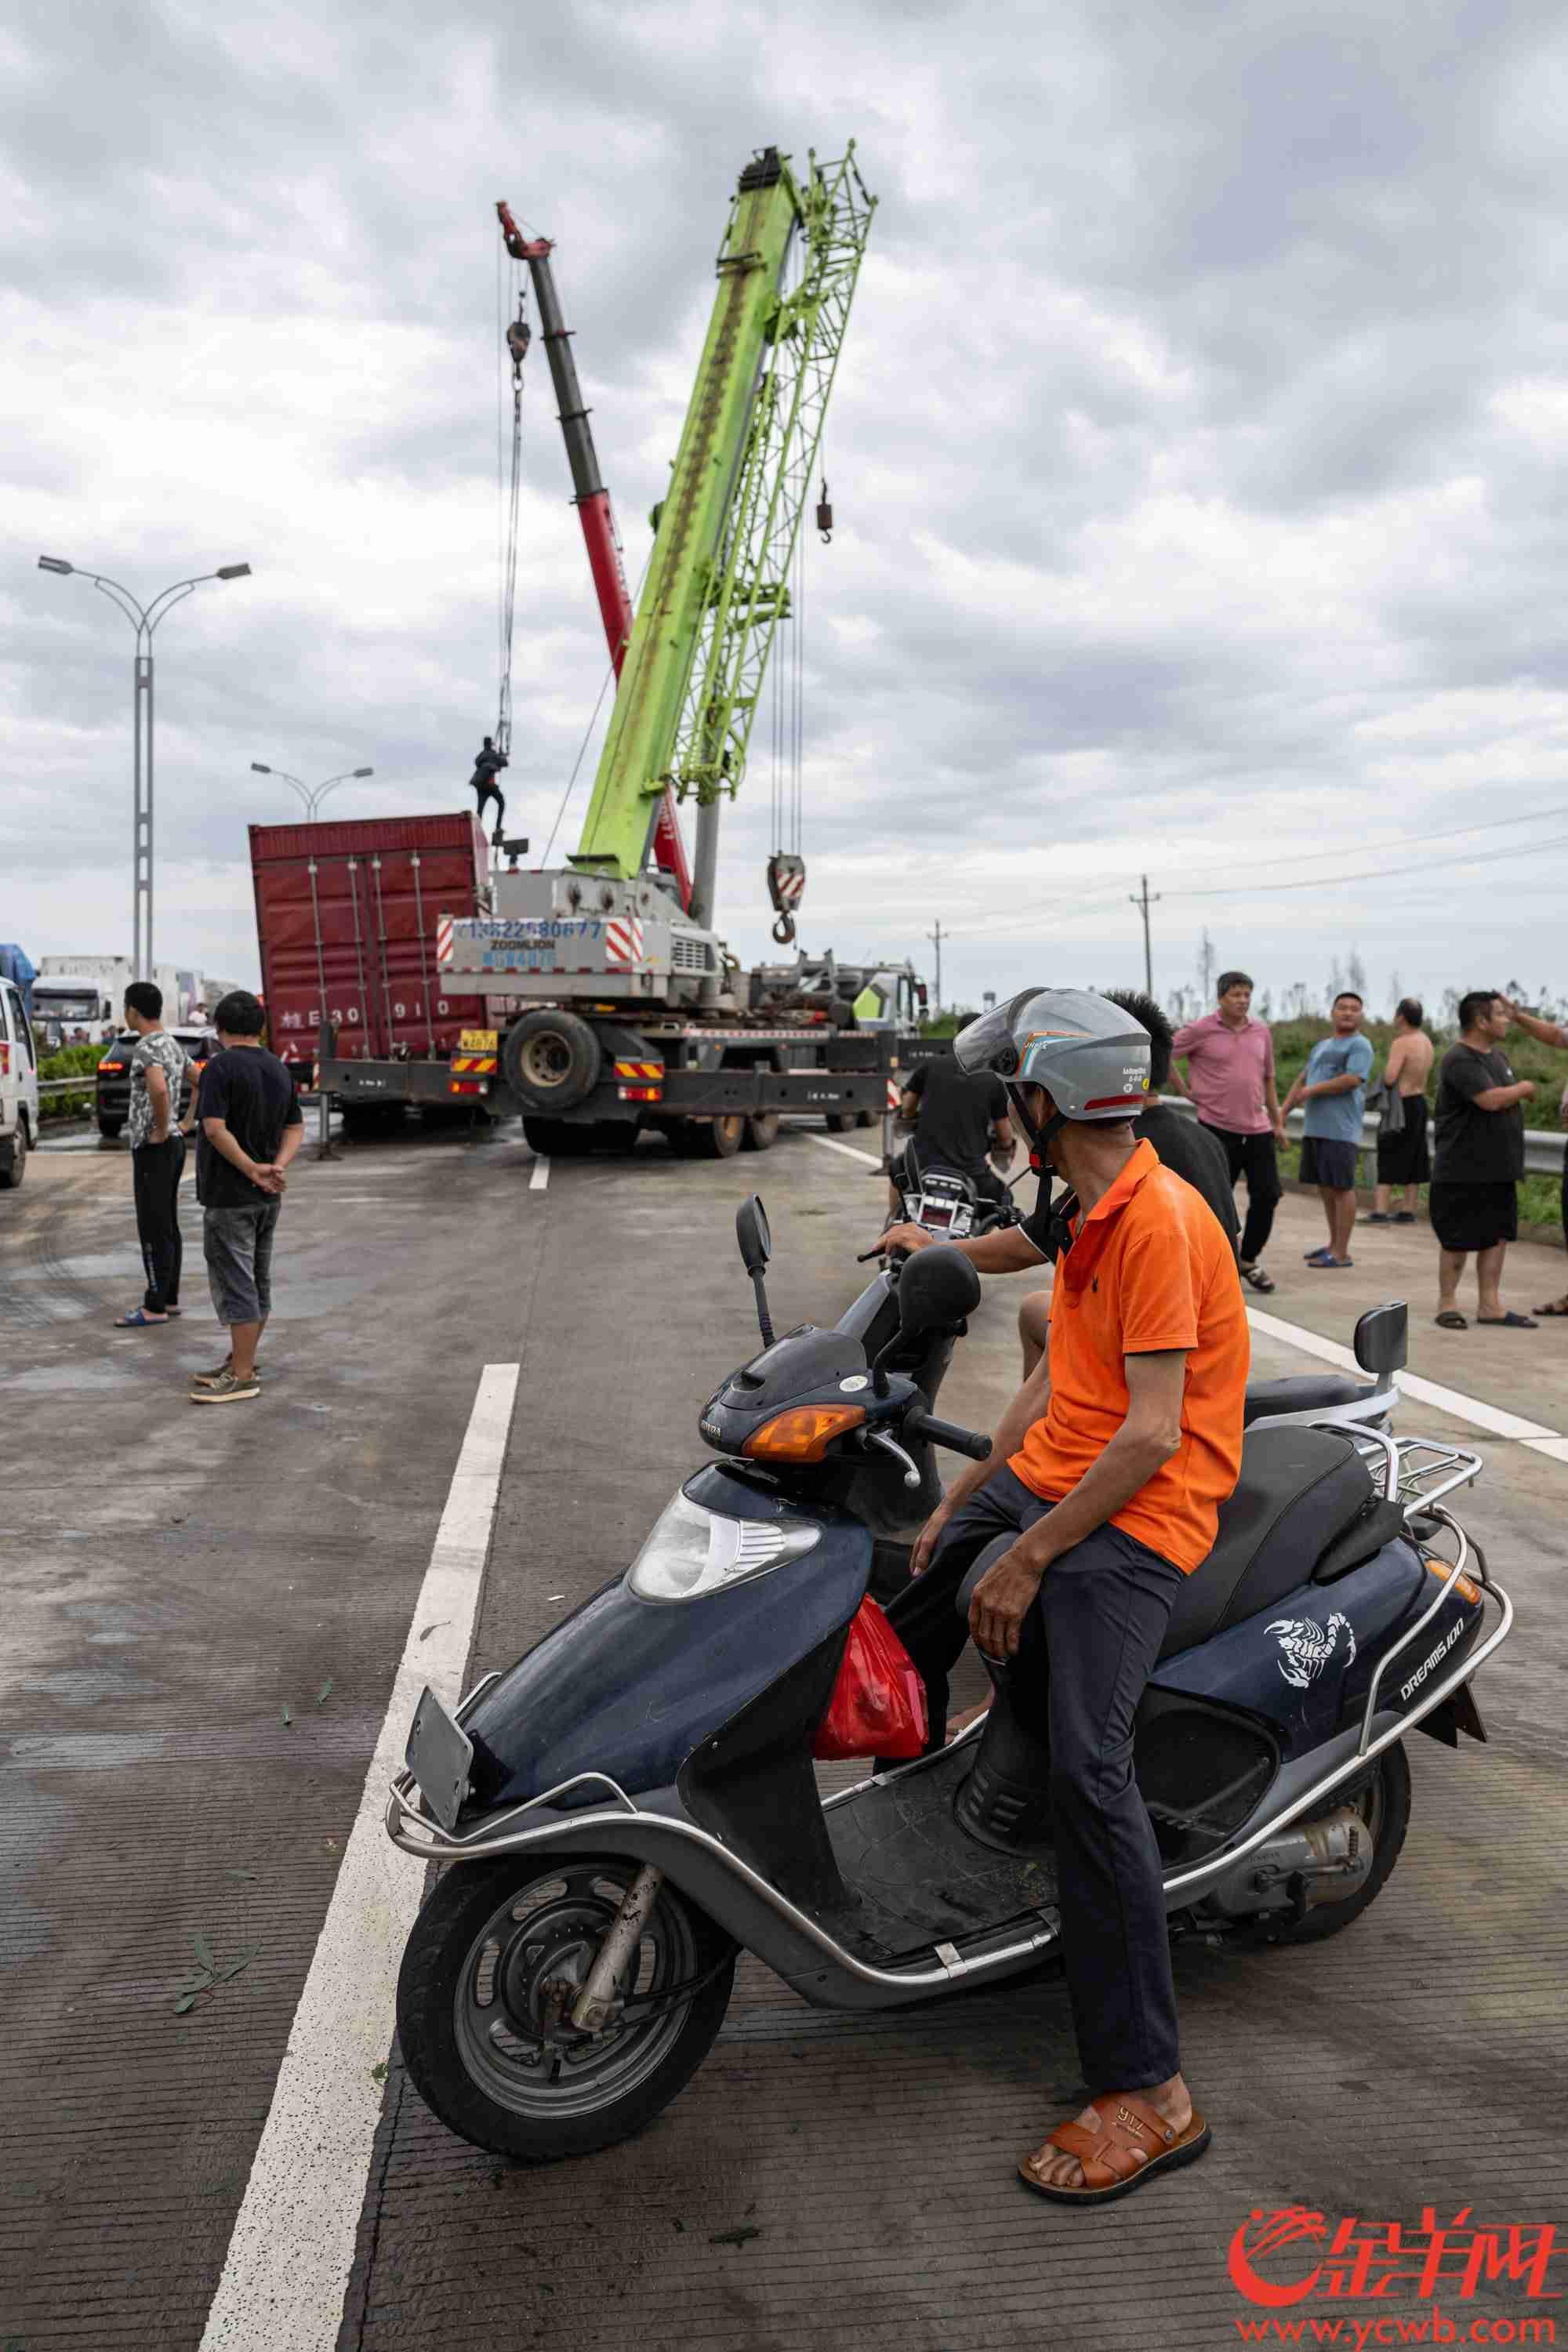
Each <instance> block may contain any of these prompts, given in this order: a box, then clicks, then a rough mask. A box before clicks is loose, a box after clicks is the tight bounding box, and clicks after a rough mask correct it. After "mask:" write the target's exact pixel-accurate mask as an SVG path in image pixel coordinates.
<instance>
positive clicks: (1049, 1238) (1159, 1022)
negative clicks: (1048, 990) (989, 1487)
mask: <svg viewBox="0 0 1568 2352" xmlns="http://www.w3.org/2000/svg"><path fill="white" fill-rule="evenodd" d="M1102 993H1103V994H1104V996H1105V997H1106V998H1107V1000H1108V1001H1109V1002H1110V1003H1112V1004H1118V1005H1120V1006H1121V1010H1122V1011H1123V1012H1124V1013H1131V1015H1132V1018H1133V1019H1134V1021H1137V1022H1139V1023H1140V1024H1142V1027H1143V1028H1145V1029H1146V1030H1147V1031H1148V1032H1149V1084H1150V1086H1151V1087H1152V1088H1155V1089H1157V1088H1159V1087H1162V1086H1163V1085H1164V1083H1165V1080H1166V1079H1167V1078H1168V1077H1169V1076H1170V1072H1171V1034H1172V1033H1171V1024H1170V1023H1169V1022H1168V1021H1167V1020H1166V1018H1165V1016H1164V1014H1163V1013H1162V1011H1161V1010H1160V1007H1159V1006H1158V1005H1157V1004H1156V1003H1155V1002H1154V1000H1153V998H1152V996H1145V995H1143V994H1142V992H1140V991H1139V990H1137V989H1131V988H1109V989H1106V990H1104V991H1102ZM953 1067H954V1068H955V1069H956V1067H957V1065H956V1063H955V1064H954V1065H953ZM916 1075H917V1076H918V1075H919V1073H918V1072H917V1073H916ZM997 1084H998V1087H1001V1092H1002V1096H1003V1100H1004V1107H1005V1098H1006V1091H1007V1090H1006V1088H1005V1087H1002V1086H1001V1081H1000V1079H998V1081H997ZM1132 1132H1133V1135H1134V1137H1136V1138H1137V1139H1138V1140H1139V1141H1140V1142H1142V1141H1145V1140H1146V1141H1148V1142H1150V1143H1152V1145H1153V1147H1154V1150H1156V1152H1157V1153H1158V1154H1159V1156H1160V1159H1161V1161H1162V1162H1163V1165H1164V1166H1165V1167H1167V1168H1169V1169H1170V1170H1171V1171H1172V1172H1173V1174H1174V1175H1177V1176H1180V1177H1181V1178H1182V1179H1183V1181H1184V1182H1185V1183H1188V1184H1190V1185H1191V1186H1192V1188H1193V1190H1194V1192H1201V1193H1202V1195H1203V1197H1204V1199H1205V1202H1207V1203H1208V1206H1209V1208H1210V1209H1211V1210H1212V1211H1213V1212H1214V1214H1215V1218H1216V1219H1217V1220H1218V1222H1219V1223H1220V1224H1221V1225H1222V1226H1223V1227H1224V1230H1225V1234H1226V1239H1227V1240H1228V1241H1229V1243H1230V1245H1231V1248H1232V1249H1233V1250H1234V1249H1235V1248H1236V1246H1237V1241H1238V1239H1239V1237H1240V1231H1241V1227H1240V1222H1239V1220H1238V1218H1237V1213H1236V1194H1235V1192H1234V1191H1233V1190H1232V1187H1231V1180H1230V1167H1229V1163H1228V1161H1227V1160H1226V1154H1225V1147H1224V1145H1223V1144H1221V1143H1219V1142H1217V1141H1216V1140H1215V1137H1214V1136H1212V1135H1211V1134H1210V1133H1209V1132H1208V1130H1207V1129H1206V1128H1204V1127H1202V1126H1200V1125H1199V1123H1198V1121H1197V1120H1196V1119H1195V1118H1193V1117H1192V1116H1191V1115H1190V1113H1188V1112H1186V1111H1184V1110H1178V1109H1177V1108H1176V1107H1175V1105H1174V1104H1173V1103H1164V1102H1151V1103H1150V1105H1149V1107H1148V1108H1147V1109H1146V1110H1145V1111H1143V1112H1142V1113H1141V1114H1140V1116H1139V1117H1138V1118H1135V1119H1134V1120H1133V1122H1132ZM1037 1172H1038V1173H1039V1177H1040V1183H1039V1191H1038V1193H1037V1197H1036V1201H1035V1206H1034V1210H1033V1212H1032V1213H1031V1214H1030V1215H1029V1216H1027V1217H1026V1218H1025V1219H1024V1221H1023V1223H1022V1224H1017V1225H1010V1226H1005V1227H1003V1228H1002V1229H1001V1230H1000V1231H998V1232H996V1233H991V1234H981V1235H980V1236H979V1238H978V1239H977V1240H974V1241H967V1242H957V1243H955V1244H953V1246H954V1247H955V1248H957V1249H961V1250H962V1251H963V1254H964V1255H965V1256H966V1257H969V1258H973V1261H974V1263H975V1265H977V1266H978V1267H979V1269H980V1271H981V1273H982V1274H1032V1273H1035V1272H1037V1270H1038V1268H1039V1266H1040V1265H1041V1264H1042V1263H1045V1264H1047V1265H1050V1264H1052V1263H1053V1262H1054V1260H1055V1258H1056V1256H1057V1253H1058V1249H1059V1248H1060V1246H1061V1244H1060V1241H1059V1239H1058V1234H1056V1232H1055V1231H1054V1230H1053V1228H1054V1225H1055V1222H1056V1221H1055V1218H1054V1217H1053V1214H1052V1212H1051V1207H1050V1191H1051V1179H1050V1171H1049V1170H1048V1169H1047V1170H1045V1171H1037ZM882 1238H883V1240H884V1242H886V1243H896V1244H898V1245H899V1246H900V1247H901V1248H904V1249H924V1248H925V1247H926V1246H927V1244H929V1243H931V1242H932V1241H934V1240H935V1239H936V1235H935V1234H928V1233H923V1232H922V1231H921V1228H920V1226H919V1225H904V1224H900V1225H893V1226H891V1227H889V1231H888V1232H887V1233H886V1234H884V1235H883V1237H882ZM1049 1321H1050V1293H1049V1292H1048V1291H1046V1290H1032V1291H1031V1292H1030V1293H1029V1295H1028V1297H1026V1299H1024V1300H1023V1302H1022V1304H1021V1305H1020V1307H1019V1308H1018V1339H1019V1341H1020V1344H1021V1345H1022V1348H1023V1350H1024V1377H1025V1379H1026V1380H1027V1379H1028V1377H1029V1374H1030V1373H1031V1372H1032V1371H1033V1370H1034V1369H1035V1366H1036V1365H1037V1363H1038V1362H1039V1360H1040V1356H1041V1353H1042V1351H1043V1349H1044V1348H1045V1345H1046V1334H1047V1327H1048V1324H1049Z"/></svg>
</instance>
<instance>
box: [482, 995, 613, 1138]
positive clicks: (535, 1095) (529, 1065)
mask: <svg viewBox="0 0 1568 2352" xmlns="http://www.w3.org/2000/svg"><path fill="white" fill-rule="evenodd" d="M603 1060H604V1055H603V1054H602V1052H601V1050H600V1046H599V1041H598V1039H597V1037H595V1034H594V1032H593V1031H592V1029H590V1028H589V1026H588V1024H587V1023H586V1022H585V1021H584V1020H581V1019H579V1017H578V1015H577V1014H576V1013H564V1012H555V1011H552V1010H550V1009H547V1008H546V1007H545V1006H543V1005H541V1006H540V1007H539V1008H538V1010H537V1011H535V1012H533V1013H524V1014H523V1016H522V1018H521V1021H514V1022H513V1024H512V1025H511V1027H510V1029H509V1030H508V1031H507V1033H506V1035H505V1036H504V1037H503V1038H502V1040H501V1049H500V1066H501V1075H502V1076H503V1077H504V1078H505V1080H506V1082H507V1084H508V1086H509V1087H510V1088H511V1090H512V1093H513V1094H514V1095H515V1096H516V1097H517V1098H518V1100H519V1102H521V1105H522V1107H523V1108H524V1110H525V1111H542V1112H543V1113H544V1114H545V1116H546V1117H550V1116H551V1115H552V1114H559V1113H560V1112H562V1111H566V1110H575V1109H576V1108H577V1105H578V1104H579V1103H580V1102H585V1101H586V1100H587V1098H588V1097H589V1096H590V1095H591V1094H592V1093H593V1091H594V1088H595V1087H596V1086H597V1085H598V1083H599V1069H600V1066H601V1064H602V1062H603Z"/></svg>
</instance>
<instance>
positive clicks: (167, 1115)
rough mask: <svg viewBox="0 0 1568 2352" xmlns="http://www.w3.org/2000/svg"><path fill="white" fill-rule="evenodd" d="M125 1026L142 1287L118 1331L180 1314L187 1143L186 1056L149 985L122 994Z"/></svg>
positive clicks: (157, 992) (157, 994)
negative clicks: (131, 1040)
mask: <svg viewBox="0 0 1568 2352" xmlns="http://www.w3.org/2000/svg"><path fill="white" fill-rule="evenodd" d="M125 1025H126V1027H127V1028H128V1029H131V1030H133V1031H134V1032H135V1034H136V1041H137V1042H136V1045H135V1047H134V1050H133V1051H132V1055H131V1115H130V1120H129V1129H130V1139H131V1190H132V1198H133V1199H134V1201H135V1203H136V1234H137V1238H138V1240H139V1241H140V1242H141V1244H142V1266H143V1268H144V1269H145V1272H146V1276H147V1287H146V1290H145V1292H144V1293H143V1295H142V1304H141V1306H140V1307H132V1309H131V1311H130V1313H129V1314H126V1315H121V1316H120V1317H118V1318H117V1321H116V1328H118V1329H120V1330H121V1331H142V1330H145V1329H147V1328H148V1327H149V1326H150V1325H152V1324H154V1323H166V1322H167V1321H168V1320H169V1318H170V1316H171V1315H177V1314H178V1313H179V1311H180V1265H181V1260H182V1258H183V1256H184V1245H183V1244H182V1241H181V1238H180V1178H181V1177H182V1175H183V1174H184V1167H185V1139H184V1136H183V1135H182V1134H181V1133H180V1095H181V1091H182V1089H183V1087H184V1082H185V1066H186V1056H185V1050H184V1046H183V1045H181V1044H180V1043H179V1041H178V1039H177V1038H174V1037H171V1036H170V1034H169V1033H168V1031H167V1030H166V1029H165V1028H164V1026H163V990H162V989H161V988H158V987H157V986H155V985H154V983H153V982H152V981H150V980H137V981H132V983H131V986H130V987H129V988H128V989H127V990H126V992H125Z"/></svg>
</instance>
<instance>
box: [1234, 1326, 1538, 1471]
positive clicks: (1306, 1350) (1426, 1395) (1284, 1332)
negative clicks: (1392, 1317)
mask: <svg viewBox="0 0 1568 2352" xmlns="http://www.w3.org/2000/svg"><path fill="white" fill-rule="evenodd" d="M1247 1321H1248V1322H1249V1323H1250V1324H1251V1326H1252V1328H1253V1329H1254V1330H1255V1331H1261V1332H1262V1333H1263V1334H1264V1335H1265V1337H1266V1338H1268V1339H1284V1340H1286V1341H1287V1342H1288V1343H1289V1346H1291V1347H1292V1348H1300V1350H1301V1352H1302V1354H1303V1355H1307V1356H1316V1357H1318V1358H1319V1359H1320V1360H1321V1362H1323V1363H1325V1364H1337V1365H1338V1366H1339V1368H1340V1370H1342V1371H1345V1372H1354V1371H1359V1370H1360V1369H1361V1368H1360V1366H1359V1365H1358V1364H1357V1362H1356V1360H1355V1358H1354V1356H1353V1355H1352V1352H1351V1350H1350V1349H1348V1348H1345V1347H1342V1346H1341V1344H1340V1342H1339V1341H1338V1340H1337V1339H1322V1338H1321V1336H1320V1335H1319V1334H1318V1333H1317V1332H1316V1331H1306V1330H1303V1329H1302V1328H1301V1326H1300V1324H1299V1323H1287V1322H1286V1321H1285V1320H1284V1319H1283V1318H1282V1317H1280V1316H1278V1315H1266V1314H1264V1312H1263V1311H1262V1309H1261V1308H1260V1307H1248V1308H1247ZM1394 1380H1395V1381H1396V1382H1397V1384H1398V1386H1399V1388H1400V1389H1401V1390H1402V1391H1403V1392H1404V1393H1405V1395H1406V1396H1407V1397H1410V1398H1412V1399H1413V1400H1414V1401H1415V1403H1417V1404H1429V1405H1433V1406H1435V1407H1436V1409H1437V1411H1438V1412H1447V1413H1452V1415H1453V1416H1454V1419H1455V1420H1456V1421H1468V1423H1469V1424H1470V1426H1471V1428H1472V1429H1484V1430H1485V1431H1486V1432H1487V1433H1488V1434H1489V1436H1491V1437H1522V1438H1524V1439H1526V1440H1530V1439H1540V1438H1553V1437H1555V1436H1556V1432H1555V1431H1553V1430H1551V1429H1548V1428H1547V1427H1546V1425H1545V1423H1544V1422H1540V1421H1526V1420H1525V1419H1524V1418H1523V1416H1522V1415H1521V1414H1520V1413H1517V1412H1504V1411H1503V1410H1502V1408H1501V1407H1500V1406H1499V1405H1495V1404H1486V1403H1484V1402H1482V1400H1481V1399H1480V1398H1479V1397H1472V1396H1465V1395H1463V1394H1462V1393H1461V1391H1459V1390H1458V1389H1447V1388H1444V1387H1442V1386H1441V1385H1440V1384H1439V1382H1437V1381H1427V1380H1423V1379H1422V1378H1421V1376H1420V1374H1419V1373H1417V1372H1396V1373H1395V1374H1394ZM1558 1443H1560V1444H1561V1443H1563V1441H1562V1440H1558ZM1540 1450H1541V1451H1542V1452H1544V1451H1545V1450H1546V1448H1545V1447H1542V1448H1541V1449H1540ZM1558 1458H1560V1459H1568V1455H1564V1456H1560V1457H1558Z"/></svg>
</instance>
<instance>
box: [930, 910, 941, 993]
mask: <svg viewBox="0 0 1568 2352" xmlns="http://www.w3.org/2000/svg"><path fill="white" fill-rule="evenodd" d="M926 937H927V939H928V940H931V944H932V945H933V947H934V948H935V949H936V1009H937V1011H938V1012H939V1013H940V1012H941V1011H942V917H941V916H940V915H939V916H938V917H937V919H936V929H935V930H934V931H928V932H927V933H926Z"/></svg>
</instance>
